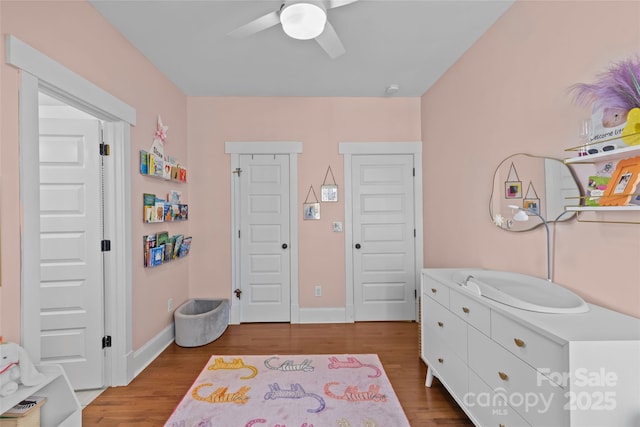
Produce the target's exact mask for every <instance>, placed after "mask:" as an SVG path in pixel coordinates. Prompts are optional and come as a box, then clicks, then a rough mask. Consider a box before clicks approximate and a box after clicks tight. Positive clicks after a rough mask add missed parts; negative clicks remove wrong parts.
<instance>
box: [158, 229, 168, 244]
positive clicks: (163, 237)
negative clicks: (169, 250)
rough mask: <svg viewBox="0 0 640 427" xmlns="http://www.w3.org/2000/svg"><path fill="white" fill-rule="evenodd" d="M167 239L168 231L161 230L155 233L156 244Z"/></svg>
mask: <svg viewBox="0 0 640 427" xmlns="http://www.w3.org/2000/svg"><path fill="white" fill-rule="evenodd" d="M168 241H169V232H168V231H161V232H159V233H158V234H156V242H157V243H156V246H160V245H164V244H165V243H167V242H168Z"/></svg>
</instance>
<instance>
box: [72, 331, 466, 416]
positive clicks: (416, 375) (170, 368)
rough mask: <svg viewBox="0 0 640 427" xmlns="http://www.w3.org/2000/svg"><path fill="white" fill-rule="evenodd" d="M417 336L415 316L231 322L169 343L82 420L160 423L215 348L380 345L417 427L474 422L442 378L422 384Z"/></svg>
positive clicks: (243, 351)
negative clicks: (192, 341) (208, 337)
mask: <svg viewBox="0 0 640 427" xmlns="http://www.w3.org/2000/svg"><path fill="white" fill-rule="evenodd" d="M418 342H419V325H418V324H417V323H412V322H371V323H369V322H363V323H351V324H312V325H290V324H285V323H260V324H242V325H231V326H229V328H228V329H227V331H226V332H225V333H224V334H223V335H222V336H221V337H220V338H218V339H217V340H216V341H214V342H212V343H211V344H208V345H206V346H202V347H195V348H182V347H179V346H177V345H176V344H175V343H173V344H171V345H170V346H169V347H168V348H167V349H166V350H165V351H164V352H163V353H162V354H161V355H160V356H159V357H158V358H157V359H156V360H154V361H153V362H152V363H151V364H150V365H149V366H148V367H147V368H146V369H145V370H144V371H143V372H142V373H140V375H138V376H137V377H136V378H135V379H134V380H133V381H132V382H131V384H129V385H128V386H127V387H112V388H109V389H107V390H105V391H104V392H103V393H102V394H101V395H100V396H99V397H98V398H97V399H96V400H94V401H93V402H92V403H91V404H89V406H87V407H86V408H85V409H84V410H83V412H82V421H83V425H84V426H100V427H128V426H139V427H145V426H162V425H163V424H164V422H165V421H166V420H167V419H168V418H169V416H170V415H171V413H172V412H173V410H174V409H175V407H176V406H177V405H178V403H179V402H180V400H181V399H182V397H183V396H184V394H185V393H186V392H187V390H188V389H189V387H190V386H191V384H192V383H193V381H194V380H195V378H196V377H197V376H198V374H199V373H200V371H201V370H202V368H203V367H204V365H205V364H206V363H207V361H208V360H209V358H210V357H211V356H212V355H214V354H215V355H252V354H254V355H255V354H258V355H260V354H325V353H334V354H343V353H352V354H358V353H375V354H377V355H378V357H379V358H380V360H381V361H382V364H383V366H384V369H385V371H386V373H387V376H388V377H389V380H390V381H391V384H392V385H393V388H394V390H395V392H396V394H397V396H398V399H399V400H400V403H401V404H402V407H403V408H404V411H405V413H406V415H407V418H408V419H409V422H410V423H411V426H412V427H423V426H424V427H428V426H450V427H451V426H455V427H458V426H472V425H473V424H472V423H471V421H469V418H468V417H467V416H466V415H465V414H464V412H462V410H461V409H460V408H459V407H458V405H457V404H456V403H455V401H454V400H453V399H452V398H451V396H450V395H449V393H447V392H446V390H445V389H444V387H442V385H441V384H440V383H439V382H438V380H437V379H434V381H433V386H432V387H431V388H427V387H425V386H424V381H425V375H426V366H425V365H424V363H423V362H422V360H421V359H420V357H419V350H418V346H419V343H418ZM215 427H242V426H215ZM288 427H296V426H288ZM315 427H330V426H315ZM380 427H394V426H380Z"/></svg>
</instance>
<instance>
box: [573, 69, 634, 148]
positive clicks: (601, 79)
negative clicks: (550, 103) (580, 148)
mask: <svg viewBox="0 0 640 427" xmlns="http://www.w3.org/2000/svg"><path fill="white" fill-rule="evenodd" d="M639 78H640V57H635V58H633V59H627V60H623V61H620V62H618V63H615V64H613V65H612V66H611V67H610V68H609V69H608V70H607V71H606V72H604V73H601V74H599V75H598V76H597V80H596V81H595V82H594V83H579V84H575V85H573V86H571V87H570V88H569V91H570V93H572V94H573V96H574V101H575V102H576V103H577V104H578V105H582V106H590V107H591V108H592V115H591V119H592V126H593V128H592V131H591V134H590V137H589V146H590V147H591V146H592V145H593V147H592V148H594V149H596V150H597V151H594V152H589V154H595V153H597V152H599V149H601V148H603V147H600V146H599V145H602V144H605V145H607V146H609V147H610V149H611V147H613V149H615V148H620V147H621V146H624V145H625V144H626V145H635V144H640V123H639V122H640V110H638V109H639V108H640V83H638V79H639ZM634 110H638V111H637V112H635V113H632V111H634ZM629 123H631V124H629ZM636 123H638V125H637V126H636ZM621 137H622V138H621ZM616 138H617V139H618V141H620V143H621V145H620V146H618V145H617V144H616V143H615V142H614V143H612V142H611V139H616ZM616 142H617V141H616ZM598 144H599V145H598Z"/></svg>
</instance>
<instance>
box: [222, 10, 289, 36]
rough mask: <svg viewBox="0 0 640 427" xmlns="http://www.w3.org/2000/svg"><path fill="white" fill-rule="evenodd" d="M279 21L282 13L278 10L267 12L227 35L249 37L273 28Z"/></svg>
mask: <svg viewBox="0 0 640 427" xmlns="http://www.w3.org/2000/svg"><path fill="white" fill-rule="evenodd" d="M279 23H280V15H279V14H278V12H276V11H274V12H271V13H267V14H266V15H264V16H261V17H260V18H258V19H254V20H253V21H251V22H249V23H248V24H245V25H243V26H241V27H238V28H236V29H235V30H233V31H231V32H230V33H229V34H227V35H228V36H231V37H237V38H242V37H248V36H250V35H252V34H255V33H259V32H260V31H263V30H266V29H267V28H271V27H273V26H274V25H278V24H279Z"/></svg>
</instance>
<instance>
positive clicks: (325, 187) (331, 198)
mask: <svg viewBox="0 0 640 427" xmlns="http://www.w3.org/2000/svg"><path fill="white" fill-rule="evenodd" d="M329 175H331V176H329ZM329 178H330V179H331V181H329V182H328V183H327V179H329ZM320 200H322V201H323V202H337V201H338V184H337V183H336V178H335V177H334V176H333V171H332V170H331V165H329V167H328V168H327V172H326V173H325V174H324V181H322V185H321V186H320Z"/></svg>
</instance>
